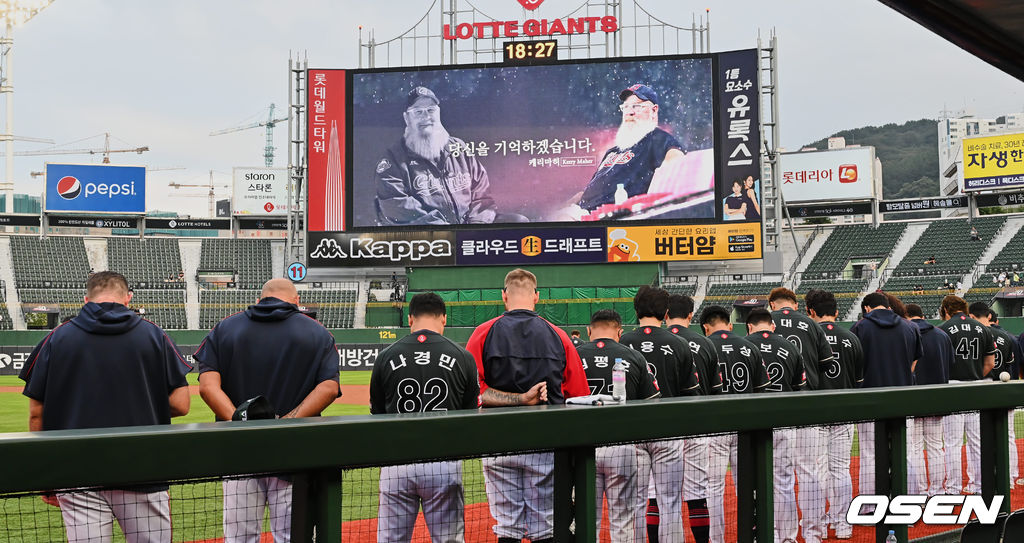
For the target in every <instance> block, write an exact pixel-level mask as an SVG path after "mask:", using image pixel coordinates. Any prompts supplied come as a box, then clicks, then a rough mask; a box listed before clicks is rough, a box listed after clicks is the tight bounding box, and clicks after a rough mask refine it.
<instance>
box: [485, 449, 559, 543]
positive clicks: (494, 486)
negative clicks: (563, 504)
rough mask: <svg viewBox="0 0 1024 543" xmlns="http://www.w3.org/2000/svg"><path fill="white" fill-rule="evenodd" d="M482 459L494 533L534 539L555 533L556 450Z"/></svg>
mask: <svg viewBox="0 0 1024 543" xmlns="http://www.w3.org/2000/svg"><path fill="white" fill-rule="evenodd" d="M482 463H483V468H484V485H485V488H486V490H487V502H488V506H489V507H490V510H491V516H492V517H494V520H495V521H496V522H497V524H495V526H494V533H495V535H497V536H498V537H511V538H515V539H522V538H523V537H527V538H529V539H530V540H532V541H536V540H538V539H545V538H548V537H552V536H553V535H554V533H555V524H554V517H555V512H554V506H555V501H554V500H555V497H554V492H555V480H554V469H555V456H554V453H551V452H544V453H531V454H515V455H508V456H494V457H484V458H483V460H482Z"/></svg>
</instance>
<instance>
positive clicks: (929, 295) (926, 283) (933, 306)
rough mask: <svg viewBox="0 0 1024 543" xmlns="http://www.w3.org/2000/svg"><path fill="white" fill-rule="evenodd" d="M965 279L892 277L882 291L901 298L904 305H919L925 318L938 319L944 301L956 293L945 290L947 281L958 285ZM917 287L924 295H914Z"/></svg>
mask: <svg viewBox="0 0 1024 543" xmlns="http://www.w3.org/2000/svg"><path fill="white" fill-rule="evenodd" d="M962 279H963V276H962V275H927V276H917V275H912V276H904V277H890V278H889V279H888V280H887V281H886V282H885V284H884V285H882V290H884V291H886V292H891V293H892V294H895V295H896V296H899V298H900V300H902V301H903V303H904V304H917V305H919V306H921V311H922V312H923V313H924V316H925V318H928V319H933V318H938V315H939V306H940V305H941V304H942V299H943V298H944V297H946V296H947V295H949V294H954V293H955V291H953V290H949V289H946V288H943V285H944V284H945V282H946V281H949V282H950V283H952V284H954V285H955V284H956V282H957V281H960V280H962ZM916 287H923V288H924V294H914V291H915V289H916Z"/></svg>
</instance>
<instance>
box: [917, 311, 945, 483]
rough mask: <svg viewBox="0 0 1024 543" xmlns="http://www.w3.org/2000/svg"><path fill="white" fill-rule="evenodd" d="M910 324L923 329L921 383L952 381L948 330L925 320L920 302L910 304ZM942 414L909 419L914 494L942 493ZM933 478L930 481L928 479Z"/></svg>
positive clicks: (919, 369)
mask: <svg viewBox="0 0 1024 543" xmlns="http://www.w3.org/2000/svg"><path fill="white" fill-rule="evenodd" d="M907 317H908V318H909V319H910V323H911V324H914V325H916V326H917V329H918V330H919V331H920V332H921V346H922V348H923V350H924V354H923V356H921V358H920V359H919V360H918V361H917V366H916V367H915V368H914V380H915V381H916V384H918V385H944V384H946V383H948V382H949V370H950V368H952V367H953V342H952V341H951V340H950V339H949V334H947V333H946V331H945V330H943V329H942V328H939V327H937V326H932V324H931V323H929V322H928V321H926V320H924V311H922V310H921V306H919V305H917V304H907ZM942 419H943V417H916V418H912V419H907V420H908V422H909V424H908V432H907V433H908V440H909V443H908V445H909V447H910V462H909V473H908V474H907V484H908V487H909V489H910V493H911V494H925V493H927V494H928V495H929V496H934V495H936V494H942V492H943V490H942V485H943V481H944V480H945V478H946V463H945V460H944V459H945V452H944V451H945V448H944V446H943V443H942V432H943V421H942ZM925 447H927V449H928V460H929V461H928V469H927V470H925V458H924V450H925ZM929 479H930V481H929Z"/></svg>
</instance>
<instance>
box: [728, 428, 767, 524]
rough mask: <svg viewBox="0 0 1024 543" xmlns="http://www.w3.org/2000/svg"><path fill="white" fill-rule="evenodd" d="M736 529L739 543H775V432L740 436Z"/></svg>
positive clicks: (742, 434) (737, 454)
mask: <svg viewBox="0 0 1024 543" xmlns="http://www.w3.org/2000/svg"><path fill="white" fill-rule="evenodd" d="M736 463H737V464H739V466H737V469H736V470H735V473H736V502H737V503H736V528H737V541H739V543H754V542H755V541H772V540H773V539H774V537H775V534H774V530H773V528H774V525H775V512H774V509H773V492H774V489H773V488H772V477H773V473H774V471H773V468H772V431H771V430H755V431H751V432H740V433H739V434H738V436H737V452H736Z"/></svg>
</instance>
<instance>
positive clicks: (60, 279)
mask: <svg viewBox="0 0 1024 543" xmlns="http://www.w3.org/2000/svg"><path fill="white" fill-rule="evenodd" d="M11 257H12V260H13V262H14V280H15V283H16V286H17V287H18V288H19V289H21V288H70V289H78V288H84V287H85V281H86V280H87V279H88V278H89V258H88V257H87V256H86V254H85V243H83V241H82V238H80V237H71V236H50V237H46V238H42V239H40V238H37V237H34V236H11ZM79 301H81V298H79Z"/></svg>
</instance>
